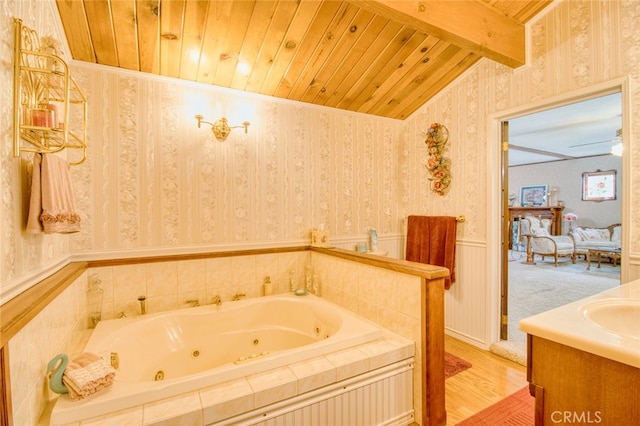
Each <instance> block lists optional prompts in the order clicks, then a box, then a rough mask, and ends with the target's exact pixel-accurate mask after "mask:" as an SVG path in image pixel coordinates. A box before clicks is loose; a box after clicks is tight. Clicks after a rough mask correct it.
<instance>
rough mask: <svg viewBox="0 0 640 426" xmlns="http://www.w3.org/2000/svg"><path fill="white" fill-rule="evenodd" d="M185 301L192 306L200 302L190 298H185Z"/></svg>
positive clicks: (198, 304)
mask: <svg viewBox="0 0 640 426" xmlns="http://www.w3.org/2000/svg"><path fill="white" fill-rule="evenodd" d="M186 303H187V305H191V306H193V307H194V308H195V307H196V306H200V302H199V301H198V299H191V300H187V302H186Z"/></svg>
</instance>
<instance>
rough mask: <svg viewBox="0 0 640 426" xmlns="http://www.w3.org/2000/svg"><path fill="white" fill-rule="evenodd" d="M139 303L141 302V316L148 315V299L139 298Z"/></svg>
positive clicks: (144, 297)
mask: <svg viewBox="0 0 640 426" xmlns="http://www.w3.org/2000/svg"><path fill="white" fill-rule="evenodd" d="M138 301H139V302H140V315H146V314H147V298H146V296H140V297H138Z"/></svg>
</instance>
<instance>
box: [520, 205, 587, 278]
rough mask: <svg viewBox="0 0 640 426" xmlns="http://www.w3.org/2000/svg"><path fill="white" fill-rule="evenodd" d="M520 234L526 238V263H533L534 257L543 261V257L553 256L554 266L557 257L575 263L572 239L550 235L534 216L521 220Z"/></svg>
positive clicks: (544, 225)
mask: <svg viewBox="0 0 640 426" xmlns="http://www.w3.org/2000/svg"><path fill="white" fill-rule="evenodd" d="M521 221H522V223H521V227H522V234H523V235H524V236H526V237H527V240H528V241H527V263H533V261H534V259H535V255H536V254H537V255H539V256H540V258H541V260H543V261H544V258H545V256H553V259H554V265H555V266H558V258H559V257H571V262H572V263H576V255H575V247H574V243H573V239H572V238H571V237H568V236H566V235H551V234H550V233H549V229H548V228H547V227H546V225H547V224H546V223H544V219H543V220H542V221H541V220H540V219H538V218H537V217H535V216H526V217H525V218H524V219H521Z"/></svg>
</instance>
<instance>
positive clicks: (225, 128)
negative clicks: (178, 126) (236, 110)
mask: <svg viewBox="0 0 640 426" xmlns="http://www.w3.org/2000/svg"><path fill="white" fill-rule="evenodd" d="M203 118H204V117H203V116H202V115H200V114H197V115H196V120H198V128H200V125H201V124H202V123H206V124H209V125H210V126H211V131H212V132H213V135H214V136H215V137H216V139H218V140H219V141H220V142H223V141H225V140H226V139H227V136H229V133H231V129H238V128H244V133H245V134H246V133H247V132H248V129H249V124H251V123H249V122H248V121H243V122H242V125H241V126H229V122H228V121H227V119H226V117H222V118H220V119H219V120H218V121H216V122H215V123H212V122H210V121H205V120H203Z"/></svg>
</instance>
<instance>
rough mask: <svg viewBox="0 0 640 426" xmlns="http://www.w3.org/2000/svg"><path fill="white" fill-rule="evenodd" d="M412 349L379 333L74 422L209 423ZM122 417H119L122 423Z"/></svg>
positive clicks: (399, 356) (397, 338)
mask: <svg viewBox="0 0 640 426" xmlns="http://www.w3.org/2000/svg"><path fill="white" fill-rule="evenodd" d="M414 353H415V344H414V342H411V341H409V340H407V339H404V338H402V337H400V336H397V335H395V334H392V333H385V335H384V336H383V337H382V338H380V339H378V340H375V341H372V342H368V343H364V344H362V345H358V346H354V347H352V348H349V349H345V350H342V351H338V352H334V353H331V354H327V355H325V356H321V357H315V358H311V359H308V360H305V361H301V362H297V363H295V364H291V365H289V366H286V367H280V368H277V369H274V370H269V371H265V372H261V373H257V374H254V375H251V376H248V377H245V378H243V379H238V380H233V381H229V382H225V383H222V384H219V385H216V386H212V387H208V388H204V389H201V390H199V391H197V392H189V393H186V394H182V395H178V396H175V397H171V398H167V399H162V400H159V401H154V402H152V403H148V404H144V405H143V406H140V407H135V408H133V409H130V410H126V411H122V412H118V413H114V414H112V415H105V416H100V417H97V418H91V419H86V420H83V421H81V422H80V423H74V425H78V424H79V425H80V426H89V425H91V426H94V425H95V426H97V425H115V424H117V425H118V426H122V425H125V424H126V425H132V426H143V425H145V426H146V425H151V424H153V425H164V424H182V423H183V422H184V421H189V420H191V421H192V422H193V423H190V424H194V425H199V424H204V425H207V424H212V423H214V422H218V421H222V420H224V419H227V418H230V417H233V416H235V415H238V414H241V413H245V412H248V411H252V410H254V409H257V408H260V407H263V406H266V405H269V404H273V403H277V402H280V401H284V400H287V399H289V398H292V397H295V396H298V395H303V394H304V393H306V392H309V391H312V390H315V389H319V388H321V387H324V386H329V385H332V384H334V383H337V382H339V381H342V380H345V379H349V378H351V377H355V376H357V375H360V374H362V373H365V372H367V371H370V370H372V369H376V368H380V367H383V366H385V365H389V364H393V363H395V362H398V361H402V360H404V359H407V358H409V357H412V356H413V355H414ZM200 419H201V420H200ZM123 421H124V422H125V423H122V422H123ZM172 422H173V423H172ZM175 422H178V423H175ZM200 422H202V423H200ZM54 426H62V425H54ZM65 426H66V425H65Z"/></svg>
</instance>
